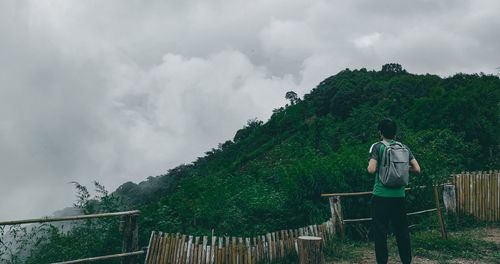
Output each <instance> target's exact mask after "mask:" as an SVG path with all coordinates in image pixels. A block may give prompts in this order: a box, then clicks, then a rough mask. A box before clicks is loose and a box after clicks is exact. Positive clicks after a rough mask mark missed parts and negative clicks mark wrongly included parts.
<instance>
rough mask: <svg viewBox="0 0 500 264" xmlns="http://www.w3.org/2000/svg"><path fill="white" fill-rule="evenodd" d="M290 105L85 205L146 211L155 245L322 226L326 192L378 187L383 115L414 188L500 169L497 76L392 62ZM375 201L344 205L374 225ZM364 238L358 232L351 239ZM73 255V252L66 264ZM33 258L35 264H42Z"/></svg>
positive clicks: (414, 195)
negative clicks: (416, 171)
mask: <svg viewBox="0 0 500 264" xmlns="http://www.w3.org/2000/svg"><path fill="white" fill-rule="evenodd" d="M286 98H287V99H289V100H290V104H289V105H286V107H282V108H279V109H275V110H274V111H273V115H272V116H271V118H270V119H269V120H268V121H267V122H263V121H259V120H256V119H251V120H249V121H248V123H247V124H246V125H245V126H244V127H243V128H242V129H240V130H238V131H237V132H236V134H235V136H234V138H233V139H232V140H228V141H226V142H224V143H221V144H219V146H218V147H217V148H214V149H212V150H210V151H208V152H206V153H205V154H206V155H205V156H203V157H199V158H198V159H197V160H196V161H194V162H193V163H191V164H184V165H180V166H178V167H176V168H174V169H171V170H169V171H168V173H167V174H165V175H161V176H156V177H149V178H148V179H147V180H146V181H144V182H141V183H139V184H135V183H131V182H128V183H125V184H123V185H122V186H120V187H119V188H118V189H117V190H116V191H115V192H114V193H113V194H112V195H108V194H107V193H106V195H101V196H100V197H97V200H100V201H108V203H107V205H106V206H100V205H94V203H92V202H90V201H92V199H90V197H82V196H81V195H80V197H81V199H80V203H79V204H80V206H82V208H87V207H88V206H91V208H94V211H96V210H97V211H99V210H103V211H104V210H105V209H106V210H109V209H113V208H114V209H140V210H141V211H142V214H141V223H140V228H141V243H140V244H141V245H145V244H147V239H148V238H149V234H150V232H151V230H162V231H165V232H182V233H188V234H205V235H207V234H211V233H212V232H214V234H215V235H226V234H230V235H254V234H262V233H265V232H267V231H272V230H280V229H285V228H286V229H288V228H295V227H299V226H305V225H308V224H313V223H320V222H324V221H325V220H326V219H328V217H329V214H330V213H329V209H328V204H327V200H326V199H324V198H322V197H321V196H320V194H322V193H332V192H353V191H368V190H370V189H371V187H372V185H373V176H372V175H370V174H368V173H367V172H366V166H367V161H368V160H367V158H368V149H369V147H370V145H371V144H372V143H374V142H375V141H377V140H378V136H377V129H376V126H377V122H378V120H380V119H381V118H383V117H391V118H392V119H394V120H395V121H396V122H397V124H398V126H399V131H398V134H397V140H399V141H402V142H404V143H405V144H406V145H408V146H409V147H410V149H411V150H412V152H413V154H414V155H415V157H416V158H417V160H418V161H419V163H420V166H421V167H422V174H421V175H419V176H413V177H412V178H410V182H411V185H426V184H430V183H431V182H444V181H446V180H447V177H448V175H449V174H450V173H454V172H460V171H463V170H486V169H498V168H499V167H500V166H499V165H500V138H499V137H498V135H500V104H499V102H500V79H499V78H498V77H496V76H491V75H484V74H479V75H478V74H474V75H468V74H456V75H454V76H452V77H447V78H441V77H439V76H436V75H430V74H426V75H415V74H410V73H408V72H406V71H405V70H404V69H403V68H402V67H401V66H400V65H398V64H387V65H384V66H383V67H382V70H381V71H367V70H366V69H360V70H349V69H346V70H344V71H341V72H340V73H338V74H336V75H334V76H331V77H329V78H327V79H325V80H324V81H322V82H321V83H320V84H319V85H318V86H317V87H316V88H314V89H313V90H312V91H311V92H310V93H309V94H306V95H305V96H304V98H303V99H300V98H298V97H297V95H296V94H295V93H293V92H289V93H287V94H286ZM79 191H80V194H81V189H79ZM101 193H103V192H101ZM430 195H431V194H430V193H428V192H427V191H425V190H421V191H415V192H410V193H409V194H408V200H409V206H410V207H411V208H414V209H415V210H416V209H422V208H428V207H429V206H431V205H432V199H428V198H429V197H431V196H430ZM114 199H117V200H119V203H118V202H117V201H115V200H114ZM368 199H369V197H360V198H353V199H345V200H344V201H343V203H344V208H345V214H346V217H348V218H354V217H366V216H368V215H369V211H368ZM110 200H111V201H113V203H110V202H109V201H110ZM85 201H87V203H86V202H85ZM101 204H102V202H101ZM111 205H112V206H113V208H110V206H111ZM350 208H356V210H350ZM89 225H92V228H94V229H99V230H100V231H99V232H98V234H101V238H99V239H97V241H96V242H95V243H101V244H100V245H99V246H97V247H98V248H99V249H100V251H99V253H97V252H95V251H92V249H89V250H88V251H86V252H85V254H88V255H87V256H91V255H99V254H101V253H106V252H104V251H109V252H108V253H116V252H117V250H116V248H119V241H118V240H117V241H112V240H111V239H109V240H106V239H104V238H103V237H104V236H107V237H111V235H109V234H110V233H113V234H114V235H115V236H118V234H117V233H118V231H117V230H115V227H116V223H108V224H103V223H97V222H88V224H87V226H89ZM79 228H80V229H82V228H84V226H82V227H79ZM361 229H362V228H361ZM75 230H76V231H70V232H67V233H63V232H57V230H56V231H53V232H52V233H50V232H46V234H47V235H48V237H49V239H46V240H44V241H41V242H39V244H38V245H36V246H35V247H34V248H33V249H32V256H40V258H41V256H43V255H44V254H46V250H45V249H47V248H51V247H52V248H57V247H58V245H59V244H61V243H64V244H65V245H67V244H68V243H66V242H64V241H67V240H68V239H69V240H70V239H71V237H73V236H75V235H74V232H77V231H78V228H75ZM82 230H83V229H82ZM72 232H73V233H72ZM361 233H362V232H361ZM361 233H360V232H359V230H357V231H356V230H352V231H351V235H353V236H359V235H360V234H361ZM78 234H79V235H80V236H85V237H87V238H88V236H87V235H86V234H82V233H78ZM97 236H99V235H97ZM58 243H59V244H58ZM118 251H119V250H118ZM75 256H76V255H74V254H70V253H68V254H67V255H66V256H64V257H61V256H59V257H58V260H60V259H71V258H74V257H75ZM32 258H33V259H34V260H33V261H31V262H30V263H37V260H36V258H35V257H32ZM46 259H48V258H45V259H44V260H46Z"/></svg>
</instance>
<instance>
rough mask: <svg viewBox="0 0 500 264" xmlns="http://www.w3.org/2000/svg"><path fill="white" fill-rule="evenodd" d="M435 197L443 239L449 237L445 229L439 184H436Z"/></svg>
mask: <svg viewBox="0 0 500 264" xmlns="http://www.w3.org/2000/svg"><path fill="white" fill-rule="evenodd" d="M434 198H435V199H436V209H437V214H438V220H439V225H440V226H441V235H442V237H443V239H447V236H446V230H445V229H444V223H443V217H442V215H441V206H440V205H439V193H438V186H437V185H434Z"/></svg>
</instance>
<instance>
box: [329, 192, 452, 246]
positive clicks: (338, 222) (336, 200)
mask: <svg viewBox="0 0 500 264" xmlns="http://www.w3.org/2000/svg"><path fill="white" fill-rule="evenodd" d="M447 185H450V183H445V184H440V185H434V186H432V187H433V189H434V199H435V201H436V208H430V209H426V210H422V211H418V212H411V213H407V214H406V215H408V216H410V215H417V214H423V213H428V212H434V211H436V212H437V215H438V220H439V226H440V227H441V235H442V237H443V239H446V238H447V235H446V230H445V227H444V222H443V217H442V215H441V206H440V204H439V191H438V187H440V186H447ZM413 188H414V189H422V188H427V186H417V187H413ZM405 190H406V191H410V190H412V189H411V188H405ZM453 191H454V189H453ZM372 193H373V192H355V193H331V194H322V195H321V196H322V197H328V200H329V202H330V211H331V213H332V218H331V222H332V224H333V225H334V226H336V227H338V228H337V229H338V230H340V234H341V236H342V237H343V236H345V231H344V230H345V229H344V223H352V222H363V221H371V220H372V218H369V217H367V218H358V219H344V214H343V212H342V203H341V198H340V197H342V196H343V197H349V196H360V195H369V194H372Z"/></svg>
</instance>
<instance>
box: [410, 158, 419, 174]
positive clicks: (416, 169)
mask: <svg viewBox="0 0 500 264" xmlns="http://www.w3.org/2000/svg"><path fill="white" fill-rule="evenodd" d="M410 165H411V167H410V172H414V173H420V166H419V165H418V162H417V160H416V159H412V160H410Z"/></svg>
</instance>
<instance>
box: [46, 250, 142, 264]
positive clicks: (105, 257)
mask: <svg viewBox="0 0 500 264" xmlns="http://www.w3.org/2000/svg"><path fill="white" fill-rule="evenodd" d="M141 254H144V251H143V250H141V251H135V252H129V253H121V254H114V255H108V256H101V257H93V258H85V259H77V260H70V261H63V262H55V263H52V264H73V263H82V262H92V261H98V260H105V259H112V258H122V257H130V256H137V255H141Z"/></svg>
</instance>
